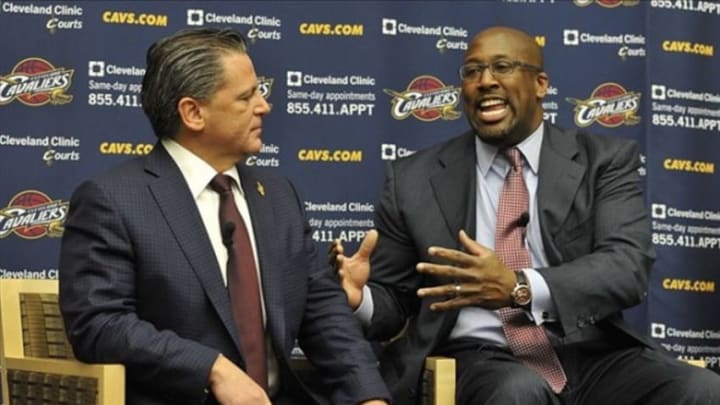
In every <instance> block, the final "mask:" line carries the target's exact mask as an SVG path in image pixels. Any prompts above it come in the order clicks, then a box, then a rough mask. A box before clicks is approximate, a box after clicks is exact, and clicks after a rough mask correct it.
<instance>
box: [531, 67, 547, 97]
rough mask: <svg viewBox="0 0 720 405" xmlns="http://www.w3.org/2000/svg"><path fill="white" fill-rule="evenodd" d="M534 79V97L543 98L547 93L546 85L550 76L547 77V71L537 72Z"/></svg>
mask: <svg viewBox="0 0 720 405" xmlns="http://www.w3.org/2000/svg"><path fill="white" fill-rule="evenodd" d="M535 80H536V82H535V83H536V85H537V89H536V94H535V95H536V97H537V98H543V97H545V94H547V90H548V86H549V83H550V78H549V77H548V75H547V73H545V72H540V73H538V74H537V78H536V79H535Z"/></svg>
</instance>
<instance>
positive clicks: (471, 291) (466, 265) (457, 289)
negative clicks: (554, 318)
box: [417, 230, 517, 311]
mask: <svg viewBox="0 0 720 405" xmlns="http://www.w3.org/2000/svg"><path fill="white" fill-rule="evenodd" d="M459 239H460V243H461V245H462V246H463V248H464V249H465V252H462V251H459V250H455V249H447V248H443V247H438V246H431V247H430V248H428V254H429V255H430V256H432V257H435V258H438V259H440V261H441V262H445V263H447V264H436V263H427V262H420V263H418V264H417V271H419V272H420V273H424V274H432V275H434V276H437V277H440V278H445V279H448V280H449V281H452V282H450V283H449V284H443V285H439V286H436V287H427V288H421V289H419V290H418V291H417V294H418V296H419V297H421V298H425V297H447V299H446V300H444V301H438V302H434V303H432V304H431V305H430V309H432V310H433V311H446V310H449V309H457V308H462V307H467V306H479V307H483V308H487V309H499V308H503V307H507V306H509V305H510V301H511V300H510V293H511V292H512V290H513V288H514V286H515V282H516V280H517V278H516V276H515V272H513V271H511V270H510V269H509V268H507V266H505V264H503V263H502V262H501V261H500V259H499V258H498V257H497V255H495V252H494V251H493V250H491V249H488V248H487V247H485V246H483V245H481V244H479V243H477V242H476V241H474V240H472V239H470V237H469V236H468V235H467V234H466V233H465V231H462V230H461V231H460V234H459Z"/></svg>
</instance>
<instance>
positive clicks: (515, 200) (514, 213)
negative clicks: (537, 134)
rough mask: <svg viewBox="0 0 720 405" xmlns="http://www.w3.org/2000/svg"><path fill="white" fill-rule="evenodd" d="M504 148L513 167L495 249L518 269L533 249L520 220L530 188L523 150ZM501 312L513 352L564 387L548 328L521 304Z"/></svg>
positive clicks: (501, 207) (500, 212) (556, 389)
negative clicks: (528, 247) (530, 317)
mask: <svg viewBox="0 0 720 405" xmlns="http://www.w3.org/2000/svg"><path fill="white" fill-rule="evenodd" d="M501 152H502V153H503V155H504V156H505V157H506V158H507V159H508V160H509V161H510V164H511V166H512V167H511V168H510V171H509V172H508V174H507V176H506V177H505V184H504V185H503V189H502V193H501V194H500V202H499V203H498V214H497V225H496V228H495V253H496V254H497V256H498V257H499V258H500V260H501V261H502V262H503V263H505V265H506V266H507V267H508V268H510V269H512V270H515V271H517V270H519V269H523V268H529V267H531V262H530V253H529V252H528V250H527V249H526V248H525V241H524V233H525V232H524V226H521V224H520V223H519V220H520V218H521V217H523V216H526V215H527V213H528V191H527V187H526V186H525V180H524V179H523V171H522V155H521V154H520V151H519V150H518V149H517V148H512V149H505V150H502V151H501ZM498 313H499V314H500V319H502V323H503V331H504V332H505V337H506V338H507V341H508V346H509V347H510V350H511V351H512V352H513V355H515V357H517V358H518V359H520V360H521V361H522V362H523V363H524V364H525V365H527V366H528V367H530V368H532V369H533V370H535V371H537V372H538V373H539V374H540V375H542V376H543V378H545V380H546V381H547V382H548V384H549V385H550V387H551V388H552V390H553V391H554V392H556V393H559V392H560V391H562V389H563V387H565V383H566V382H567V377H566V376H565V371H563V368H562V365H561V364H560V360H559V359H558V357H557V354H556V353H555V350H554V349H553V347H552V345H551V344H550V340H549V339H548V336H547V334H546V333H545V329H544V328H543V327H542V326H537V325H535V323H533V322H531V321H530V319H528V316H527V315H526V314H525V311H523V310H522V309H520V308H502V309H500V310H499V311H498Z"/></svg>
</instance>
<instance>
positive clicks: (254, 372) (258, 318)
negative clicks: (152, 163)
mask: <svg viewBox="0 0 720 405" xmlns="http://www.w3.org/2000/svg"><path fill="white" fill-rule="evenodd" d="M232 182H233V179H232V178H231V177H230V176H227V175H224V174H218V175H216V176H215V177H213V179H212V181H211V182H210V187H211V188H212V189H213V190H215V191H216V192H218V193H219V194H220V226H221V229H222V230H223V233H225V232H227V233H228V234H230V235H223V239H227V242H226V245H227V248H228V263H227V285H228V292H229V294H230V305H231V306H232V313H233V318H234V319H235V325H236V326H237V328H238V332H239V335H240V344H241V345H242V355H243V358H244V359H245V366H246V370H247V374H248V375H249V376H250V377H251V378H252V379H253V380H255V382H257V383H258V384H259V385H260V386H261V387H263V388H264V389H266V390H267V386H268V383H267V376H268V375H267V356H266V354H265V330H264V328H263V317H262V305H261V303H260V290H259V284H258V275H257V269H256V267H255V257H254V255H253V250H252V246H251V245H250V238H249V236H248V231H247V228H246V227H245V221H243V219H242V217H241V216H240V212H239V211H238V209H237V206H236V205H235V198H234V197H233V193H232V187H231V185H232ZM229 223H232V224H234V225H227V224H229ZM228 229H229V231H228Z"/></svg>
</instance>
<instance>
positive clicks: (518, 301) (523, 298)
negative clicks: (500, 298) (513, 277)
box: [513, 285, 532, 307]
mask: <svg viewBox="0 0 720 405" xmlns="http://www.w3.org/2000/svg"><path fill="white" fill-rule="evenodd" d="M513 299H514V301H515V305H517V306H521V307H522V306H525V305H527V304H529V303H530V300H531V299H532V295H531V294H530V287H528V286H526V285H519V286H517V287H515V290H514V291H513Z"/></svg>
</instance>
